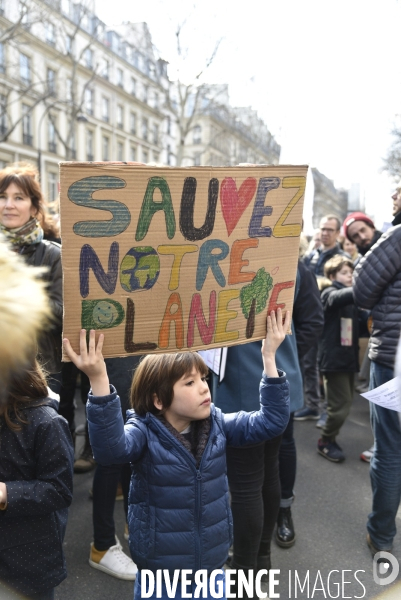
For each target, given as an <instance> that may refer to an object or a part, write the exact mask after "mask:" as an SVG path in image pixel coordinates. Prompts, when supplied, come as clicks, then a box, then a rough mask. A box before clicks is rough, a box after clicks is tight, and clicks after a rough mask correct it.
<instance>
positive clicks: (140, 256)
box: [120, 246, 160, 292]
mask: <svg viewBox="0 0 401 600" xmlns="http://www.w3.org/2000/svg"><path fill="white" fill-rule="evenodd" d="M159 275H160V260H159V255H158V254H157V252H156V250H155V249H154V248H152V247H151V246H137V247H135V248H131V249H130V250H129V251H128V252H127V254H126V255H125V256H124V258H123V259H122V261H121V264H120V283H121V287H122V288H123V289H124V290H125V291H126V292H137V291H141V290H149V289H150V288H152V287H153V286H154V284H155V283H156V281H157V279H158V277H159Z"/></svg>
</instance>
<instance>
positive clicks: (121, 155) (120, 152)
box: [117, 142, 124, 162]
mask: <svg viewBox="0 0 401 600" xmlns="http://www.w3.org/2000/svg"><path fill="white" fill-rule="evenodd" d="M117 160H118V161H119V162H122V161H123V160H124V146H123V143H122V142H117Z"/></svg>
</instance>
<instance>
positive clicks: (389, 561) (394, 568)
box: [373, 550, 400, 585]
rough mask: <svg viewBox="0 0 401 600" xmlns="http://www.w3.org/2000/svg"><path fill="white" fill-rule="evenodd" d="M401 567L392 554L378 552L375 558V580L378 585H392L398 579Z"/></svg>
mask: <svg viewBox="0 0 401 600" xmlns="http://www.w3.org/2000/svg"><path fill="white" fill-rule="evenodd" d="M399 572H400V565H399V564H398V560H397V559H396V558H395V556H393V555H392V554H390V552H384V550H382V551H380V552H376V554H375V555H374V557H373V580H374V582H375V583H377V584H378V585H390V583H393V581H395V580H396V579H397V577H398V573H399Z"/></svg>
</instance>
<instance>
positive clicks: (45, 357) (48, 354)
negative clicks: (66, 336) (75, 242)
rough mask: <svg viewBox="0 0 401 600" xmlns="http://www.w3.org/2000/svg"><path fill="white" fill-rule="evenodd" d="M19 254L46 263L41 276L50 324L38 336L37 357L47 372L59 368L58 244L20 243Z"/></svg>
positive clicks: (60, 301)
mask: <svg viewBox="0 0 401 600" xmlns="http://www.w3.org/2000/svg"><path fill="white" fill-rule="evenodd" d="M20 254H21V255H22V256H23V257H24V259H25V260H26V262H27V263H28V265H33V266H35V267H42V266H43V267H48V271H47V273H45V274H44V275H43V279H44V280H45V281H46V283H47V293H48V297H49V302H50V308H51V311H52V317H53V321H52V326H51V328H50V329H48V330H47V331H45V332H44V333H43V334H42V335H41V337H40V339H39V343H38V345H39V359H40V362H41V364H42V365H43V367H44V368H45V370H46V371H47V372H48V373H58V372H59V371H61V336H62V322H63V272H62V268H61V246H60V244H57V243H56V242H51V241H48V240H43V241H41V242H40V243H39V244H32V245H30V246H22V248H21V251H20Z"/></svg>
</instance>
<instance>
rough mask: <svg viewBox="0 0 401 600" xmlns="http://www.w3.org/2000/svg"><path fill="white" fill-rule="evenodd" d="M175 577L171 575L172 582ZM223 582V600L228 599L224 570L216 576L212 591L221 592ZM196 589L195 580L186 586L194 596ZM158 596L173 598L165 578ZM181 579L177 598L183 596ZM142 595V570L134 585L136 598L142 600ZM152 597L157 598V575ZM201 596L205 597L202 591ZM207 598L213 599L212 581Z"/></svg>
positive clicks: (165, 599)
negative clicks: (168, 592)
mask: <svg viewBox="0 0 401 600" xmlns="http://www.w3.org/2000/svg"><path fill="white" fill-rule="evenodd" d="M172 580H173V577H172V576H171V578H170V581H171V583H172ZM220 582H223V585H222V595H221V596H220V595H219V598H221V600H226V585H225V575H224V571H222V573H221V574H218V575H217V577H216V581H215V584H214V586H213V588H212V591H213V592H215V593H219V591H220V586H221V583H220ZM148 585H149V579H148V582H147V586H148ZM147 586H146V588H145V591H146V592H147V590H148V587H147ZM195 589H196V584H195V583H194V582H193V583H192V584H190V585H188V586H187V587H186V590H185V591H186V592H187V593H189V594H191V595H192V598H194V596H195V594H194V592H195ZM157 597H158V598H161V599H162V600H169V598H171V596H170V597H169V596H168V595H167V589H166V586H165V584H164V579H162V589H161V596H157ZM181 597H182V596H181V580H179V581H178V585H177V590H176V594H175V596H174V598H175V599H176V600H179V599H180V598H181ZM141 598H142V596H141V572H140V571H138V574H137V576H136V581H135V587H134V600H141ZM150 598H151V599H153V598H156V576H155V587H154V592H153V595H152V596H150ZM200 598H203V596H202V591H201V593H200ZM206 598H207V600H213V598H212V596H211V594H210V582H209V585H208V593H207V596H206Z"/></svg>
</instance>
